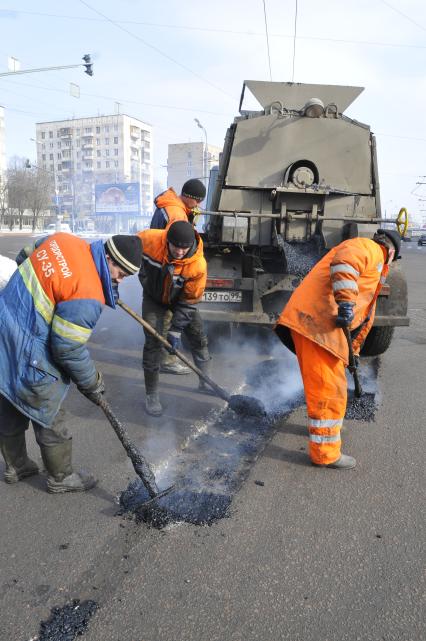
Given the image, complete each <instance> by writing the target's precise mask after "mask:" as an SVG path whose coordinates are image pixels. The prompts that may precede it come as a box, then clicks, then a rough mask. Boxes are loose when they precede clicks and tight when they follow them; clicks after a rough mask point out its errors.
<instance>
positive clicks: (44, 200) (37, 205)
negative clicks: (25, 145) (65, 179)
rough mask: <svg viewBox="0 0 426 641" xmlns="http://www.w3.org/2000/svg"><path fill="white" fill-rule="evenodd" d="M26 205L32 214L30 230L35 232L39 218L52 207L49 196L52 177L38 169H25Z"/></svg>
mask: <svg viewBox="0 0 426 641" xmlns="http://www.w3.org/2000/svg"><path fill="white" fill-rule="evenodd" d="M27 171H28V179H27V188H28V193H27V196H28V198H27V204H28V209H31V211H32V213H33V217H32V230H33V231H35V229H36V228H37V223H38V220H39V218H40V216H44V213H45V212H46V210H48V209H49V208H50V207H52V200H51V197H50V194H51V193H52V191H53V189H52V177H51V175H50V174H49V173H48V172H46V171H44V170H43V169H41V168H40V167H32V168H30V169H27Z"/></svg>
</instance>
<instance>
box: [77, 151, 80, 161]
mask: <svg viewBox="0 0 426 641" xmlns="http://www.w3.org/2000/svg"><path fill="white" fill-rule="evenodd" d="M78 158H80V152H79V151H77V159H78Z"/></svg>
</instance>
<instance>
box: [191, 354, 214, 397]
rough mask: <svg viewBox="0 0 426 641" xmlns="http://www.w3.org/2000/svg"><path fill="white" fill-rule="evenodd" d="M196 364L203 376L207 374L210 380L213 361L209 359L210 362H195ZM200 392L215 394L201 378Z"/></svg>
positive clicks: (199, 379) (199, 383)
mask: <svg viewBox="0 0 426 641" xmlns="http://www.w3.org/2000/svg"><path fill="white" fill-rule="evenodd" d="M195 364H196V366H197V367H198V369H200V370H201V371H202V372H203V374H205V375H206V376H208V377H209V378H210V372H211V359H209V360H208V361H199V360H195ZM198 391H199V392H202V393H203V394H214V391H213V390H212V388H211V387H210V385H209V384H208V383H206V382H205V381H204V380H203V379H202V378H200V377H198Z"/></svg>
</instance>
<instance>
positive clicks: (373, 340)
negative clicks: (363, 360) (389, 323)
mask: <svg viewBox="0 0 426 641" xmlns="http://www.w3.org/2000/svg"><path fill="white" fill-rule="evenodd" d="M394 329H395V327H372V328H371V329H370V331H369V333H368V335H367V338H366V339H365V342H364V345H363V346H362V348H361V355H362V356H379V354H383V353H384V352H386V350H387V349H388V347H389V345H390V344H391V341H392V338H393V332H394Z"/></svg>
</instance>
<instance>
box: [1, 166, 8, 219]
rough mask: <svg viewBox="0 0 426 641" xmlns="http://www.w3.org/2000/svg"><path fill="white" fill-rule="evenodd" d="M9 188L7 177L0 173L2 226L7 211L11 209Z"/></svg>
mask: <svg viewBox="0 0 426 641" xmlns="http://www.w3.org/2000/svg"><path fill="white" fill-rule="evenodd" d="M7 189H8V186H7V178H6V177H4V176H1V175H0V228H1V227H2V225H3V223H4V220H5V218H6V212H8V210H9V205H8V194H7Z"/></svg>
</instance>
